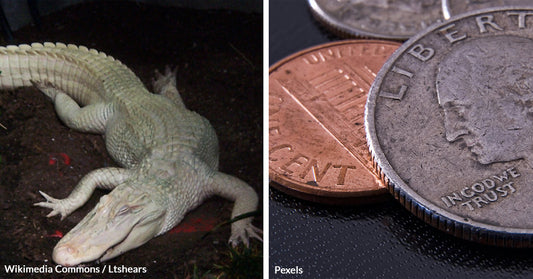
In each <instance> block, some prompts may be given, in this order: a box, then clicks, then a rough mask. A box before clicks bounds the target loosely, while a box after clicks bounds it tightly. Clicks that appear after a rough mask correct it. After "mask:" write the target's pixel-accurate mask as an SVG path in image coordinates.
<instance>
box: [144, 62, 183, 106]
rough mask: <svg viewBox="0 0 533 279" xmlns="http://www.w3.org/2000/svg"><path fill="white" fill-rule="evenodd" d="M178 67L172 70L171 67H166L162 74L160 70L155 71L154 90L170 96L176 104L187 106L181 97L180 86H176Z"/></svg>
mask: <svg viewBox="0 0 533 279" xmlns="http://www.w3.org/2000/svg"><path fill="white" fill-rule="evenodd" d="M177 71H178V70H177V68H175V69H174V70H171V69H170V67H168V66H167V67H166V68H165V73H164V74H161V73H160V72H159V71H158V70H156V71H155V78H154V79H153V82H152V83H153V86H154V91H155V92H156V93H158V94H160V95H162V96H165V97H167V98H169V99H170V100H171V101H172V102H173V103H174V104H176V105H178V106H179V107H183V108H185V105H184V104H183V100H182V99H181V96H180V93H179V92H178V88H177V87H176V73H177Z"/></svg>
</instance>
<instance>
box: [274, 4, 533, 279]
mask: <svg viewBox="0 0 533 279" xmlns="http://www.w3.org/2000/svg"><path fill="white" fill-rule="evenodd" d="M337 39H338V38H336V37H334V36H332V35H330V34H329V33H327V32H326V31H324V30H323V28H321V27H320V26H319V24H318V23H316V22H315V21H314V20H313V18H312V16H311V15H310V13H309V11H308V8H307V4H306V1H305V0H270V50H269V51H270V61H269V63H270V64H273V63H275V62H276V61H278V60H280V59H282V58H283V57H285V56H288V55H290V54H292V53H294V52H296V51H299V50H302V49H304V48H307V47H310V46H313V45H317V44H321V43H325V42H328V41H332V40H337ZM269 222H270V267H269V269H270V277H271V278H533V250H531V249H524V250H519V249H505V248H495V247H490V246H484V245H479V244H475V243H470V242H467V241H464V240H461V239H458V238H455V237H452V236H449V235H447V234H445V233H443V232H441V231H439V230H437V229H434V228H432V227H430V226H428V225H426V224H425V223H424V222H423V221H421V220H419V219H418V218H416V217H415V216H413V215H411V214H410V213H409V212H408V211H407V210H405V209H404V208H403V207H402V206H401V205H400V204H399V203H398V202H396V201H390V202H386V203H381V204H376V205H371V206H359V207H335V206H323V205H318V204H313V203H309V202H305V201H302V200H298V199H295V198H292V197H290V196H287V195H285V194H283V193H281V192H279V191H277V190H274V189H272V188H271V190H270V221H269ZM275 266H280V267H287V268H290V267H296V266H298V267H301V268H302V270H303V274H302V275H285V276H283V275H280V274H279V273H278V274H275V273H274V267H275Z"/></svg>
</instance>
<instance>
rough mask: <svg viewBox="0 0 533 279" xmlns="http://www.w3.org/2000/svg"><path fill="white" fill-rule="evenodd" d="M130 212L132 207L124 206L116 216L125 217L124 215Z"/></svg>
mask: <svg viewBox="0 0 533 279" xmlns="http://www.w3.org/2000/svg"><path fill="white" fill-rule="evenodd" d="M129 211H130V207H129V206H127V205H124V206H122V207H121V208H120V209H119V210H118V212H117V215H116V216H121V215H124V214H126V213H128V212H129Z"/></svg>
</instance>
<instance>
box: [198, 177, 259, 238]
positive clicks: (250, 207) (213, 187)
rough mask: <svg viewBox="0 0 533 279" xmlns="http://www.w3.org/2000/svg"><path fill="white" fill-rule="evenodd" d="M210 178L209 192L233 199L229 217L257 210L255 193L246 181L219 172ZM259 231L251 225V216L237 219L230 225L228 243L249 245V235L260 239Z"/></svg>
mask: <svg viewBox="0 0 533 279" xmlns="http://www.w3.org/2000/svg"><path fill="white" fill-rule="evenodd" d="M212 179H213V180H212V183H211V184H210V185H208V190H209V191H210V192H211V193H213V194H216V195H219V196H222V197H224V198H226V199H229V200H232V201H235V204H234V206H233V211H232V212H231V218H234V217H237V216H239V215H242V214H245V213H249V212H252V211H255V210H257V203H258V198H257V194H256V193H255V191H254V189H253V188H252V187H250V185H248V184H247V183H246V182H244V181H242V180H240V179H238V178H236V177H234V176H231V175H227V174H224V173H221V172H217V173H216V174H215V175H214V176H213V177H212ZM260 233H262V231H261V230H260V229H258V228H256V227H254V226H253V225H252V217H248V218H245V219H242V220H238V221H235V222H234V223H233V224H232V225H231V236H230V239H229V243H231V245H232V246H234V247H235V246H237V244H239V243H240V242H243V243H244V245H246V246H249V240H248V239H249V238H251V237H254V238H257V239H259V240H261V241H262V239H261V236H260V235H259V234H260Z"/></svg>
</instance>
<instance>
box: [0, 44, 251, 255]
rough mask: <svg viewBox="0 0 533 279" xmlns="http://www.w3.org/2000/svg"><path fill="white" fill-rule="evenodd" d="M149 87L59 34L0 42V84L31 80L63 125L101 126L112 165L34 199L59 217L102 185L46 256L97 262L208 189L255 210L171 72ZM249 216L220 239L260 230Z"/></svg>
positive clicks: (237, 208) (239, 208) (149, 232)
mask: <svg viewBox="0 0 533 279" xmlns="http://www.w3.org/2000/svg"><path fill="white" fill-rule="evenodd" d="M156 75H157V78H156V80H155V81H154V89H155V91H156V92H158V93H159V94H152V93H150V92H149V91H148V90H147V89H146V87H145V86H144V85H143V83H142V82H141V81H140V79H139V78H138V77H137V76H136V75H135V74H134V73H133V72H132V71H131V70H130V69H129V68H128V67H126V66H125V65H123V64H122V63H121V62H119V61H118V60H115V59H114V58H112V57H111V56H107V55H106V54H104V53H102V52H99V51H96V50H94V49H88V48H86V47H83V46H79V47H78V46H75V45H65V44H62V43H56V44H54V43H44V44H40V43H34V44H31V45H26V44H23V45H19V46H7V47H0V88H2V89H14V88H17V87H22V86H36V87H37V88H38V89H39V90H41V91H42V92H43V93H44V94H45V95H46V96H48V97H49V98H50V99H51V100H52V101H53V102H54V105H55V109H56V112H57V114H58V116H59V118H60V119H61V120H62V121H63V122H64V123H65V124H66V125H67V126H68V127H70V128H72V129H75V130H78V131H83V132H90V133H98V134H103V135H104V138H105V143H106V147H107V150H108V152H109V154H110V155H111V157H112V158H113V159H114V160H115V161H116V162H117V163H118V164H119V165H120V167H107V168H101V169H96V170H94V171H92V172H90V173H89V174H87V175H86V176H85V177H83V179H82V180H81V181H80V182H79V183H78V185H77V186H76V187H75V188H74V190H73V191H72V192H71V194H70V195H69V196H68V197H67V198H65V199H55V198H52V197H50V196H49V195H47V194H45V193H43V192H41V191H39V192H40V193H41V194H42V195H43V196H44V197H45V199H46V201H44V202H38V203H36V204H35V205H38V206H42V207H46V208H50V209H52V211H51V212H50V214H48V216H47V217H51V216H55V215H61V219H63V218H65V217H66V216H67V215H69V214H70V213H71V212H73V211H74V210H76V209H77V208H79V207H80V206H82V205H83V204H84V203H85V202H86V201H87V200H88V199H89V198H90V196H91V195H92V193H93V191H94V189H95V188H96V187H99V188H104V189H109V190H112V191H111V192H110V193H109V194H107V195H104V196H102V197H101V199H100V201H99V202H98V204H97V205H96V206H95V208H94V209H92V210H91V211H90V212H89V213H88V214H87V216H85V218H84V219H83V220H82V221H80V222H79V223H78V224H77V225H76V226H75V227H74V228H73V229H72V230H71V231H70V232H69V233H67V234H66V235H65V236H64V237H63V238H62V239H61V240H60V241H59V242H58V243H57V245H56V247H55V248H54V251H53V254H52V258H53V260H54V261H55V262H56V263H58V264H61V265H65V266H72V265H76V264H79V263H82V262H89V261H94V260H99V261H105V260H108V259H111V258H113V257H116V256H118V255H120V254H122V253H124V252H126V251H128V250H131V249H133V248H136V247H138V246H140V245H142V244H144V243H146V242H147V241H148V240H150V239H152V238H153V237H155V236H157V235H161V234H163V233H165V232H167V231H168V230H170V229H171V228H173V227H174V226H175V225H177V224H178V223H179V222H180V221H181V220H182V219H183V217H184V216H185V214H186V213H187V212H188V211H189V210H191V209H193V208H195V207H196V206H198V205H200V204H201V203H202V202H203V201H204V200H205V199H206V198H208V197H209V196H212V195H220V196H222V197H224V198H227V199H229V200H232V201H235V205H234V207H233V211H232V214H231V215H232V217H236V216H239V215H242V214H245V213H248V212H251V211H254V210H256V208H257V203H258V197H257V194H256V193H255V191H254V190H253V189H252V187H250V186H249V185H248V184H246V183H245V182H243V181H242V180H240V179H238V178H236V177H233V176H231V175H227V174H224V173H221V172H219V171H218V170H217V168H218V142H217V138H216V135H215V132H214V130H213V128H212V127H211V125H210V124H209V122H208V121H207V120H206V119H205V118H203V117H202V116H200V115H198V114H197V113H195V112H192V111H190V110H188V109H187V108H186V107H185V105H184V104H183V101H182V99H181V97H180V95H179V93H178V90H177V88H176V77H175V73H173V72H171V71H170V70H168V69H167V71H166V72H165V73H164V74H159V73H157V74H156ZM260 233H261V231H260V230H259V229H258V228H256V227H254V226H253V225H252V218H245V219H241V220H239V221H236V222H234V223H233V224H232V227H231V237H230V239H229V242H230V243H231V244H232V245H234V246H235V245H237V244H239V243H240V242H243V243H244V244H245V245H247V246H248V244H249V238H251V237H255V238H258V239H261V238H260V235H259V234H260Z"/></svg>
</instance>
